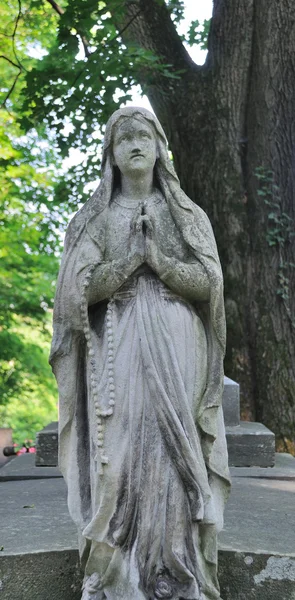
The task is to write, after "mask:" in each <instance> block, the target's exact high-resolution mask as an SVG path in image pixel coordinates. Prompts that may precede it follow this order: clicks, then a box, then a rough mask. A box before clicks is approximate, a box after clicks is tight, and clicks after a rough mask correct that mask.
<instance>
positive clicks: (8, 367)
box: [0, 315, 57, 444]
mask: <svg viewBox="0 0 295 600" xmlns="http://www.w3.org/2000/svg"><path fill="white" fill-rule="evenodd" d="M49 346H50V329H49V326H48V323H46V322H45V323H44V327H43V329H42V331H40V328H39V323H38V322H37V321H35V320H34V319H32V318H27V319H26V320H24V319H23V318H21V317H18V316H16V315H14V318H13V325H11V326H10V328H9V330H4V331H1V332H0V347H1V349H2V350H1V355H0V397H1V398H2V400H5V402H4V403H0V422H1V426H2V427H11V428H12V429H13V441H14V442H16V443H19V444H22V443H23V442H24V440H25V439H32V440H34V439H35V435H36V432H37V431H40V429H42V428H43V427H44V426H45V425H47V423H48V422H50V421H55V420H57V390H56V383H55V379H54V377H53V375H52V373H51V371H50V369H49V365H48V353H49ZM8 400H9V402H8Z"/></svg>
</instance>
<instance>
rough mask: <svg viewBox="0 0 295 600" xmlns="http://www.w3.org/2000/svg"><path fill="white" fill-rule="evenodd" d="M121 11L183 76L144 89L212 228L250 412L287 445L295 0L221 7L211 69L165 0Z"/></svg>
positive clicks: (237, 375)
mask: <svg viewBox="0 0 295 600" xmlns="http://www.w3.org/2000/svg"><path fill="white" fill-rule="evenodd" d="M123 5H124V6H125V8H124V15H123V18H122V20H121V22H120V26H121V27H122V26H124V24H125V25H126V23H128V22H130V20H131V23H130V25H129V27H127V28H126V29H125V32H124V34H123V37H124V40H125V41H126V43H129V42H130V41H132V42H133V43H134V42H135V43H137V44H139V45H140V46H141V47H143V48H146V49H150V50H153V51H155V52H156V54H157V55H158V57H159V59H160V61H161V62H162V63H164V64H170V65H172V67H171V68H172V69H173V70H174V71H181V76H180V77H179V79H177V80H175V79H167V78H165V77H164V76H163V75H161V74H159V73H158V74H155V76H154V78H153V80H152V81H151V79H150V77H149V79H148V81H149V83H148V84H146V83H144V81H142V84H143V85H144V90H145V92H146V93H147V95H148V97H149V99H150V102H151V104H152V106H153V109H154V111H155V113H156V115H157V116H158V118H159V120H160V121H161V123H162V125H163V127H164V129H165V131H166V135H167V138H168V141H169V144H170V147H171V150H172V153H173V157H174V163H175V167H176V171H177V173H178V176H179V178H180V181H181V185H182V187H183V189H184V190H185V191H186V193H187V194H188V195H189V196H190V198H192V200H194V201H195V202H196V203H197V204H199V205H200V206H202V208H204V210H205V211H206V212H207V214H208V216H209V218H210V219H211V222H212V225H213V228H214V231H215V235H216V239H217V244H218V248H219V253H220V258H221V262H222V266H223V271H224V279H225V306H226V313H227V326H228V350H227V356H226V362H225V369H226V372H227V374H228V375H229V376H231V377H233V379H235V380H237V381H238V382H239V383H240V384H241V396H242V412H243V414H244V416H247V417H249V418H252V419H257V420H259V421H262V422H263V423H264V424H265V425H267V426H269V427H270V428H271V429H273V430H274V431H275V432H276V434H277V438H278V440H283V441H285V442H286V440H294V438H295V406H294V405H295V347H294V346H295V336H294V330H295V316H294V296H293V297H292V294H291V290H292V289H293V290H294V278H295V268H294V264H295V250H294V237H293V236H292V233H293V231H294V217H295V215H294V212H295V208H294V202H293V196H294V177H295V171H294V151H295V146H294V113H295V37H294V27H295V4H294V2H293V0H281V1H280V2H278V1H277V0H215V3H214V10H213V18H212V23H211V30H210V36H209V52H208V57H207V61H206V63H205V65H204V66H202V67H198V66H197V65H195V64H194V63H193V62H192V60H191V59H190V57H189V56H188V54H187V52H186V50H185V49H184V47H183V46H182V43H181V40H180V38H179V37H178V35H177V33H176V30H175V27H174V25H173V23H172V21H171V19H170V15H169V12H168V10H167V7H166V5H165V2H164V1H163V2H161V1H160V0H150V1H149V2H146V1H145V0H137V1H134V2H131V3H130V2H129V1H126V2H123ZM132 19H133V20H132ZM142 79H145V77H144V76H142ZM139 80H140V76H139Z"/></svg>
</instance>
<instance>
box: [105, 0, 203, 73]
mask: <svg viewBox="0 0 295 600" xmlns="http://www.w3.org/2000/svg"><path fill="white" fill-rule="evenodd" d="M112 4H113V7H112ZM109 5H110V11H111V13H112V17H113V19H114V22H115V23H116V26H117V28H118V30H120V32H121V33H120V35H122V37H123V40H125V41H126V43H129V44H130V43H133V44H134V43H135V44H137V45H139V46H140V47H142V48H144V49H145V50H151V51H153V52H154V53H155V54H156V55H157V56H158V57H159V59H160V60H161V62H162V63H163V64H172V65H173V69H175V70H176V71H178V70H182V69H187V68H192V67H193V66H194V65H195V63H194V61H193V60H192V58H191V57H190V55H189V54H188V52H187V50H186V49H185V47H184V45H183V44H182V41H181V39H180V37H179V35H178V33H177V31H176V29H175V25H174V23H173V22H172V20H171V17H170V12H169V10H168V8H167V6H166V4H165V2H164V0H149V2H146V0H133V1H132V0H131V1H130V0H123V1H122V2H120V7H121V11H116V1H115V2H113V3H112V2H110V3H109Z"/></svg>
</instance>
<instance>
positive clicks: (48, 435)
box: [36, 421, 58, 467]
mask: <svg viewBox="0 0 295 600" xmlns="http://www.w3.org/2000/svg"><path fill="white" fill-rule="evenodd" d="M36 450H37V451H36V467H43V466H44V467H56V465H57V462H58V422H57V421H54V422H53V423H49V425H47V426H46V427H44V429H42V431H39V432H38V433H37V439H36Z"/></svg>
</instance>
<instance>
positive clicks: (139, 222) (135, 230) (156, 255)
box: [131, 205, 167, 275]
mask: <svg viewBox="0 0 295 600" xmlns="http://www.w3.org/2000/svg"><path fill="white" fill-rule="evenodd" d="M131 254H132V256H133V257H134V258H135V259H136V262H138V263H139V265H140V264H143V263H147V264H148V265H149V266H150V267H151V269H153V271H155V272H156V273H157V274H158V275H160V272H161V271H163V270H165V263H166V261H167V257H166V256H165V255H164V254H163V252H162V251H161V250H160V248H159V246H158V243H157V230H156V219H155V216H154V215H153V214H152V212H151V211H149V210H148V207H146V206H145V205H144V206H142V205H141V206H139V207H138V210H137V211H136V214H135V215H134V218H133V221H132V223H131ZM139 265H138V266H139Z"/></svg>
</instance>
